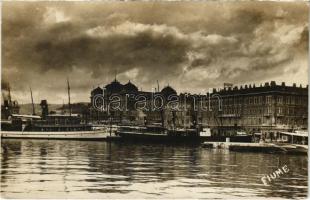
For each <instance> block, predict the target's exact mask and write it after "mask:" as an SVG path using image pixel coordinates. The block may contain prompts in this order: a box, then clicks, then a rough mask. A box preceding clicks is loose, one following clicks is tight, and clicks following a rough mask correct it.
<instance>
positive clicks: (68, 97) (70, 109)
mask: <svg viewBox="0 0 310 200" xmlns="http://www.w3.org/2000/svg"><path fill="white" fill-rule="evenodd" d="M67 85H68V100H69V102H68V103H69V104H68V105H69V113H70V117H71V102H70V84H69V79H68V78H67Z"/></svg>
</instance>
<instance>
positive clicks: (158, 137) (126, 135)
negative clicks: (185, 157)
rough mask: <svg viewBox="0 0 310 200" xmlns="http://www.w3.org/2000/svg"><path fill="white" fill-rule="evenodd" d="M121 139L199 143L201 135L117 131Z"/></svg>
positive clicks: (201, 140)
mask: <svg viewBox="0 0 310 200" xmlns="http://www.w3.org/2000/svg"><path fill="white" fill-rule="evenodd" d="M118 135H119V136H120V137H121V138H122V141H131V142H151V143H153V142H154V143H201V142H203V138H202V137H199V136H198V137H197V136H177V135H166V134H148V133H145V134H141V133H133V132H118Z"/></svg>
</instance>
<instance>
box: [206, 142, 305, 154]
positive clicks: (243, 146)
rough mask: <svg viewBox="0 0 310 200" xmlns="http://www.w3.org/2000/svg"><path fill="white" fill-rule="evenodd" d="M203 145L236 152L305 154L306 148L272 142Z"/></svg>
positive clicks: (211, 143)
mask: <svg viewBox="0 0 310 200" xmlns="http://www.w3.org/2000/svg"><path fill="white" fill-rule="evenodd" d="M203 147H206V148H217V149H228V150H230V151H238V152H258V153H285V154H290V153H294V154H307V150H305V149H308V148H303V149H302V148H300V147H298V148H296V145H295V146H294V145H289V146H288V145H278V144H274V143H239V142H204V143H203Z"/></svg>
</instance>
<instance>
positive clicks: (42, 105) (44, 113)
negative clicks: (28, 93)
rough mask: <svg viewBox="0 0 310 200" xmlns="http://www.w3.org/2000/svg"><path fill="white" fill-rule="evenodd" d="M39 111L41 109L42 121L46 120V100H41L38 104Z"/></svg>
mask: <svg viewBox="0 0 310 200" xmlns="http://www.w3.org/2000/svg"><path fill="white" fill-rule="evenodd" d="M40 106H41V109H42V116H41V117H42V119H46V116H47V115H48V104H47V100H45V99H44V100H41V103H40Z"/></svg>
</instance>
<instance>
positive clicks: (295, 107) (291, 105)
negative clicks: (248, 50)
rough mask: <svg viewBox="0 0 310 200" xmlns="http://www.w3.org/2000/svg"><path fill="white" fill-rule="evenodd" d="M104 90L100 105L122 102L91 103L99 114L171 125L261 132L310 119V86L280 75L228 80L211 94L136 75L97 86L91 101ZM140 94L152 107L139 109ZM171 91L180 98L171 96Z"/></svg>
mask: <svg viewBox="0 0 310 200" xmlns="http://www.w3.org/2000/svg"><path fill="white" fill-rule="evenodd" d="M98 94H99V95H100V94H102V95H103V97H104V98H103V99H104V102H100V99H99V102H97V105H101V104H104V105H105V106H107V105H110V103H111V97H112V96H113V95H116V96H118V98H119V102H118V101H116V102H117V103H119V105H120V106H119V108H121V109H116V110H113V109H112V110H107V109H105V110H102V111H100V110H98V109H94V108H91V110H92V112H91V116H92V118H94V119H95V120H96V119H97V120H107V119H108V118H109V117H110V116H112V117H113V119H114V120H115V119H116V121H118V122H120V121H122V120H123V119H127V120H129V121H148V122H160V123H162V124H164V125H165V126H177V127H193V126H202V127H210V128H212V129H213V130H216V132H220V133H223V134H225V133H229V134H231V133H232V132H236V131H237V130H246V131H247V132H256V131H261V130H292V129H307V127H308V124H307V119H308V86H306V87H302V86H301V85H300V86H299V87H297V86H296V84H293V86H286V85H285V83H282V84H281V85H277V84H276V82H275V81H271V82H270V83H269V82H267V83H265V84H264V85H260V86H255V85H244V86H240V87H239V88H238V87H237V86H233V85H232V84H225V87H224V88H223V89H218V90H216V89H213V92H211V93H207V94H206V95H195V94H187V93H182V94H179V95H178V94H177V92H176V91H175V90H174V89H173V88H172V87H170V86H166V87H164V88H163V89H162V90H160V91H159V89H157V91H155V92H145V91H139V90H138V87H136V86H135V85H134V84H133V83H131V82H130V81H129V82H128V83H127V84H124V85H123V84H121V83H119V82H118V81H117V80H114V81H113V82H111V83H110V84H108V85H106V86H105V87H104V88H100V87H98V88H96V89H94V90H93V91H92V92H91V102H92V105H94V101H95V99H94V97H95V96H96V95H98ZM156 95H160V96H161V97H163V103H164V106H163V107H162V108H163V109H159V110H156V109H152V106H154V105H152V104H154V103H155V104H156V105H159V104H160V103H161V102H160V99H156V98H155V99H154V97H155V96H156ZM139 96H144V97H145V100H146V101H147V107H148V109H147V110H138V109H137V107H136V103H137V101H141V98H138V97H139ZM169 96H170V97H171V96H174V97H175V98H171V99H169ZM171 100H173V101H177V102H178V107H177V109H174V107H175V106H172V104H168V102H170V101H171Z"/></svg>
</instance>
